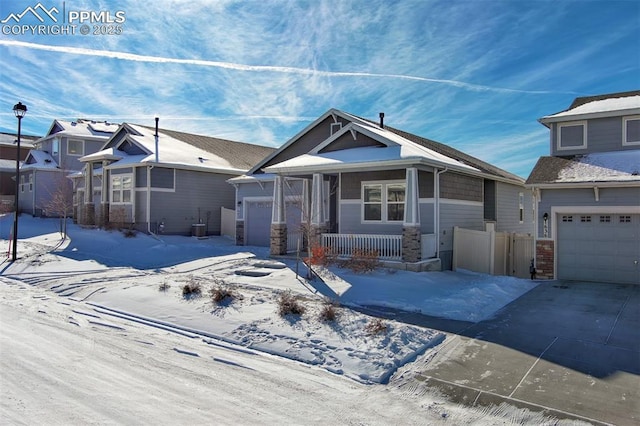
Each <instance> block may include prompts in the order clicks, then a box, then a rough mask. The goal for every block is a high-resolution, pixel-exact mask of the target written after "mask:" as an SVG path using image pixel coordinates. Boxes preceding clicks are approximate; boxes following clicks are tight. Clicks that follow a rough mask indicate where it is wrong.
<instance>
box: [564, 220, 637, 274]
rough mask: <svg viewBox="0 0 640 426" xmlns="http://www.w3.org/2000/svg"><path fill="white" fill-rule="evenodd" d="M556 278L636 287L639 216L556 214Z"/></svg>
mask: <svg viewBox="0 0 640 426" xmlns="http://www.w3.org/2000/svg"><path fill="white" fill-rule="evenodd" d="M557 223H558V238H557V242H558V257H557V261H558V263H557V265H558V274H557V275H558V278H560V279H567V280H582V281H600V282H612V283H629V284H640V215H638V214H606V213H605V214H600V213H598V214H585V213H578V214H559V215H558V217H557Z"/></svg>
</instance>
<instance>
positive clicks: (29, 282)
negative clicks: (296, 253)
mask: <svg viewBox="0 0 640 426" xmlns="http://www.w3.org/2000/svg"><path fill="white" fill-rule="evenodd" d="M58 224H59V222H58V221H57V220H55V219H39V218H31V217H29V216H26V215H23V216H21V218H20V237H21V238H20V240H19V241H18V256H19V259H18V260H17V261H16V262H15V263H11V262H9V261H8V260H5V261H4V262H3V263H2V275H1V276H0V283H1V284H0V289H1V290H0V291H1V294H2V300H1V304H2V310H1V311H0V312H1V314H2V317H1V318H2V337H1V339H2V340H0V342H1V343H2V344H1V346H0V359H1V360H2V361H1V362H2V364H3V365H2V376H3V377H2V380H1V383H2V388H1V393H2V395H1V397H2V398H1V399H2V403H1V408H2V417H3V418H6V419H11V421H10V422H11V423H33V421H24V422H23V421H21V420H20V419H25V418H29V419H31V420H37V419H38V418H39V417H38V415H43V416H46V415H47V412H48V411H51V410H52V412H54V413H55V416H57V417H56V421H54V422H53V423H56V422H60V423H69V422H70V423H83V422H84V421H85V420H89V419H91V418H92V417H91V416H93V415H96V416H97V417H96V418H97V420H96V422H97V423H103V422H113V423H129V422H128V421H124V420H125V419H130V418H131V417H129V416H134V415H135V413H144V415H146V416H151V417H152V418H157V419H158V420H159V421H160V423H167V419H168V418H176V417H166V416H167V415H169V413H168V411H170V410H178V411H180V412H182V411H184V410H185V407H180V408H179V409H178V408H176V407H175V406H174V407H169V406H166V405H163V404H164V403H163V398H164V397H166V398H167V399H168V401H171V402H174V403H178V404H180V403H187V404H188V401H190V399H189V398H191V394H190V391H188V393H189V395H186V394H185V395H180V394H179V392H181V391H184V390H185V389H187V390H189V389H191V388H192V387H193V389H194V390H197V391H198V392H210V393H211V395H209V397H213V398H214V399H215V400H216V401H217V402H220V401H219V400H220V399H222V400H224V399H225V398H232V397H231V396H229V395H227V394H226V393H225V392H227V391H228V392H239V394H238V395H240V394H242V395H243V396H244V397H246V401H245V403H246V404H247V407H244V408H243V407H235V408H234V409H231V410H230V411H229V414H230V417H225V416H223V414H221V413H220V415H221V416H222V417H220V418H219V419H217V421H215V418H214V422H215V423H234V421H232V419H233V418H235V419H238V418H240V419H244V421H245V422H246V421H250V422H251V423H255V422H258V423H273V422H275V421H276V420H277V421H279V422H281V423H305V422H306V420H308V422H310V423H317V422H318V421H320V420H321V419H323V420H329V421H333V422H335V421H336V420H338V423H353V422H355V421H356V420H355V419H362V423H380V424H383V423H388V421H385V419H391V418H396V419H397V418H403V419H406V422H404V421H402V422H401V423H406V424H413V423H416V424H417V423H422V422H424V420H425V414H429V415H433V416H432V417H433V419H434V421H435V420H442V419H446V418H448V417H449V416H459V417H458V421H462V420H463V419H464V422H466V421H467V420H468V419H484V420H487V419H495V418H500V417H502V416H504V410H503V409H497V411H494V412H486V411H485V412H480V411H478V412H475V411H474V410H469V409H462V408H460V407H455V406H453V405H451V404H446V403H444V402H442V401H440V402H434V401H438V400H437V399H436V397H435V396H432V395H430V396H429V399H428V400H429V402H425V400H424V397H425V394H426V392H427V391H426V390H421V388H420V386H416V385H410V386H406V387H405V386H404V384H407V383H410V380H409V379H408V378H407V374H405V373H407V371H410V370H411V369H410V367H408V366H410V365H411V363H412V362H413V361H414V360H416V359H417V358H418V357H423V356H426V355H425V354H426V353H428V352H429V351H430V350H434V348H437V347H438V345H440V344H442V342H444V341H445V340H446V334H445V333H443V332H440V331H437V330H430V329H424V328H420V327H415V326H411V325H407V324H403V323H399V322H395V321H390V320H384V321H383V322H382V324H383V325H384V328H385V329H384V330H383V331H382V332H379V333H372V332H371V331H370V330H368V328H369V326H370V325H371V324H373V323H374V322H375V319H374V318H372V317H369V316H367V315H365V314H362V313H359V312H357V311H355V310H352V309H349V306H355V305H366V306H385V307H394V308H401V309H406V310H411V311H418V312H422V313H425V314H428V315H434V316H440V317H444V318H451V319H458V320H464V321H480V320H482V319H485V318H488V317H490V316H491V315H492V314H493V313H495V312H496V311H497V310H498V309H500V308H501V307H502V306H504V305H505V304H507V303H509V302H510V301H512V300H513V299H515V298H517V297H518V296H519V295H521V294H523V293H524V292H526V291H528V290H530V289H531V288H533V287H534V286H535V285H536V284H535V283H534V282H531V281H528V280H520V279H515V278H506V277H493V276H486V275H479V274H472V273H453V272H438V273H433V272H432V273H420V274H416V273H409V272H403V271H387V270H380V271H377V272H374V273H371V274H365V275H357V274H354V273H352V272H349V271H345V270H342V269H338V268H331V269H330V270H327V271H324V272H323V274H322V275H323V277H325V278H326V280H325V282H326V284H325V282H322V281H320V280H316V281H311V282H309V281H307V280H305V279H303V278H302V276H303V275H304V274H305V273H306V270H305V269H304V268H303V266H302V265H299V272H300V276H298V275H296V273H295V271H296V266H297V265H296V262H295V260H287V259H278V260H274V259H270V258H269V257H268V252H267V250H266V249H265V248H257V247H237V246H234V245H233V244H232V243H231V242H230V241H228V240H227V239H224V238H221V237H215V238H210V239H204V240H198V239H194V238H189V237H179V236H163V237H161V238H160V239H156V238H153V237H151V236H148V235H143V234H138V235H137V236H136V237H134V238H125V237H124V236H123V235H122V234H121V233H120V232H117V231H104V230H93V229H82V228H80V227H77V226H75V225H69V230H68V231H69V237H70V238H69V239H68V240H66V241H64V242H62V241H61V240H60V235H59V233H58V232H57V227H58ZM11 225H12V216H11V215H9V216H5V217H2V218H0V237H2V238H3V240H0V244H2V250H3V251H5V249H6V248H8V247H9V242H8V241H7V238H8V234H9V230H10V228H11ZM196 283H197V284H200V286H201V288H202V294H201V296H199V297H184V296H183V294H182V290H183V287H184V286H185V285H186V284H196ZM212 287H213V288H220V287H224V288H228V289H230V290H231V291H232V292H233V294H234V295H235V296H236V297H235V298H233V299H232V300H230V301H229V300H226V301H225V302H224V303H222V304H216V303H214V302H213V301H212V299H211V298H210V297H209V289H210V288H212ZM283 293H289V294H292V295H294V296H297V297H299V299H300V303H301V304H302V305H303V306H304V307H305V308H306V311H305V313H304V314H303V315H302V316H291V315H288V316H285V317H281V316H280V315H279V314H278V313H277V310H278V303H277V300H278V297H279V296H280V295H281V294H283ZM329 298H330V299H332V300H337V301H338V302H339V303H340V306H339V307H337V308H336V311H337V313H338V317H337V319H336V320H335V321H332V322H326V321H323V320H322V319H321V318H320V312H321V310H322V309H323V308H324V306H326V300H328V299H329ZM160 348H162V349H160ZM274 355H275V356H274ZM164 357H168V358H169V359H170V360H165V359H164ZM283 358H284V359H283ZM143 360H148V361H149V363H148V364H147V363H145V362H143ZM291 360H293V361H291ZM14 361H16V362H18V364H23V365H15V364H11V365H9V364H10V363H12V362H14ZM165 364H166V365H167V366H168V367H167V368H168V369H169V370H171V372H167V371H166V370H167V368H164V367H163V365H165ZM263 364H264V365H263ZM267 364H268V366H267ZM60 367H62V370H60ZM65 367H68V368H65ZM50 369H51V371H53V370H55V371H58V372H57V374H58V375H62V377H58V376H56V375H54V373H47V371H49V370H50ZM145 369H148V371H146V372H145V374H142V373H141V371H143V370H145ZM176 369H177V370H176ZM230 369H231V370H233V371H234V373H229V372H228V370H230ZM174 370H175V371H174ZM25 371H26V372H25ZM222 371H223V372H224V375H226V374H229V376H228V377H225V376H224V375H223V376H220V377H218V376H217V375H218V373H220V374H222V373H221V372H222ZM252 371H260V372H261V376H262V375H264V374H262V373H265V374H266V376H267V377H264V378H263V379H260V380H263V381H260V383H258V379H256V378H255V377H254V376H255V374H253V373H251V372H252ZM285 371H286V372H285ZM139 373H140V374H142V375H141V377H138V376H137V374H139ZM149 374H151V376H149ZM154 374H155V375H157V378H154V377H155V376H154ZM394 374H395V376H394ZM210 375H211V377H209V376H210ZM297 375H301V376H303V377H302V378H300V377H297ZM214 376H215V377H214ZM247 376H249V377H247ZM276 376H282V377H280V378H278V379H277V380H276V379H275V377H276ZM137 377H138V378H137ZM311 377H313V378H311ZM192 379H193V380H195V381H196V382H197V383H193V382H192V381H191V380H192ZM350 379H354V380H350ZM274 380H275V381H281V382H283V383H285V382H286V386H293V387H294V389H289V390H288V391H282V392H281V393H279V391H276V390H275V389H274V388H272V387H270V386H269V381H274ZM390 380H391V382H390ZM36 381H37V382H38V383H40V384H41V383H42V381H45V382H47V383H49V384H50V386H51V392H53V393H54V395H53V396H52V395H51V394H50V393H49V392H48V391H46V390H41V391H40V392H35V393H32V391H33V389H31V388H29V384H32V385H33V386H36V385H35V383H36ZM95 381H98V383H99V385H98V386H97V385H96V382H95ZM176 381H177V383H176ZM58 382H60V383H64V389H63V391H61V392H62V394H63V396H62V399H63V400H65V401H67V403H69V404H72V405H73V406H74V407H76V408H77V409H78V410H79V411H78V412H77V414H69V413H65V412H62V411H59V410H62V409H63V407H57V406H55V407H53V408H52V407H51V406H50V405H46V406H44V407H35V408H34V407H27V406H26V405H25V401H34V402H35V401H36V400H37V396H38V395H40V396H41V397H43V398H44V397H45V395H47V394H49V398H50V399H51V398H53V399H55V391H54V387H55V386H54V385H55V384H56V383H58ZM240 382H242V383H240ZM388 382H390V386H386V387H385V386H382V387H378V386H376V385H372V383H373V384H375V383H388ZM401 384H403V385H402V386H401ZM281 385H282V383H279V384H277V385H274V387H275V388H277V387H278V386H281ZM25 386H26V387H27V388H29V389H27V388H25ZM33 386H32V387H33ZM129 386H131V387H132V389H133V390H132V391H131V392H132V394H131V395H132V397H133V399H131V400H129V399H127V398H125V400H127V401H128V403H125V407H124V408H123V409H122V412H121V413H119V414H118V415H117V416H121V417H117V416H116V415H115V414H114V415H113V416H116V417H109V415H107V414H106V413H109V412H110V411H109V410H111V409H113V408H114V407H112V406H111V405H110V404H115V402H114V401H118V400H120V399H122V395H120V394H119V392H120V393H122V392H124V393H125V394H127V392H128V391H127V390H126V389H128V387H129ZM165 386H166V387H167V389H168V392H169V394H168V395H164V394H163V392H162V389H163V387H165ZM226 387H228V389H226ZM147 388H148V392H147V390H146V389H147ZM213 388H215V389H213ZM400 388H403V389H404V390H402V391H400V390H399V389H400ZM45 389H46V388H45ZM394 389H395V390H394ZM334 390H335V394H334V393H333V391H334ZM365 390H367V391H366V392H365ZM374 390H375V391H374ZM87 392H89V393H91V392H94V393H98V394H100V395H102V394H103V392H104V395H103V396H105V399H104V402H103V404H102V405H100V404H98V406H97V408H95V407H90V405H91V404H89V403H88V402H87V403H83V401H85V399H86V398H95V397H97V396H98V395H97V394H95V395H94V394H91V395H87V394H86V393H87ZM154 392H157V393H158V394H154ZM172 392H173V393H172ZM244 392H246V393H247V394H245V393H244ZM252 392H255V394H254V395H251V396H250V395H249V394H251V393H252ZM271 392H275V393H274V395H273V397H274V401H275V402H277V403H278V404H281V405H280V406H279V408H278V410H276V411H277V412H278V413H279V414H276V413H274V411H273V410H272V409H268V408H267V407H268V406H269V404H268V401H265V400H264V399H265V398H271ZM287 392H290V395H289V397H290V398H294V400H293V401H288V402H287V403H284V404H283V400H284V399H286V394H287ZM362 392H365V393H362ZM393 392H400V394H399V395H401V396H400V397H399V398H396V397H393V396H392V395H390V394H389V393H393ZM365 394H366V395H367V397H366V398H363V395H365ZM301 395H306V396H301ZM329 395H331V396H329ZM236 396H237V395H236ZM396 396H397V395H396ZM151 397H153V400H154V401H156V402H157V404H156V406H157V408H156V409H157V410H158V411H157V412H155V413H148V412H146V411H148V410H150V409H144V408H141V407H137V406H136V405H135V404H136V398H138V399H145V398H151ZM181 398H182V399H181ZM298 398H300V400H299V401H297V399H298ZM316 398H319V401H321V402H322V404H327V405H326V407H322V408H321V410H320V412H323V413H324V414H322V415H320V414H316V417H313V416H312V417H306V414H307V411H306V410H311V408H310V407H309V406H306V408H305V404H311V405H312V404H314V402H313V401H315V403H317V402H318V399H316ZM334 398H335V399H334ZM76 399H78V400H76ZM207 400H208V399H207V398H205V397H203V396H200V395H199V396H194V406H196V407H198V410H202V409H204V407H205V406H206V401H207ZM234 400H235V399H234ZM390 400H393V401H395V402H394V404H393V406H391V405H389V404H390V403H389V402H388V401H390ZM396 400H397V401H396ZM20 401H22V402H20ZM74 401H75V402H74ZM179 401H182V402H179ZM185 401H187V402H185ZM251 401H253V402H251ZM294 401H297V402H294ZM382 401H387V402H386V403H387V405H389V406H388V407H384V405H381V404H384V402H382ZM341 403H344V405H343V407H350V406H351V407H352V408H353V407H356V406H358V404H359V403H362V404H363V405H362V407H363V410H364V411H367V413H360V414H358V413H357V412H356V413H352V415H351V417H349V416H346V417H345V411H344V410H345V409H344V408H343V409H336V410H334V409H333V408H330V407H331V406H332V404H336V405H341ZM350 404H351V405H350ZM396 404H397V405H396ZM416 404H417V405H416ZM434 404H435V405H434ZM443 404H444V405H443ZM341 406H342V405H341ZM46 407H49V408H48V409H47V408H46ZM249 407H251V409H249ZM374 407H378V408H374ZM383 407H384V409H383ZM225 409H228V408H224V407H223V408H221V410H225ZM317 409H318V407H316V408H315V409H314V410H312V411H313V412H314V413H317ZM29 410H35V411H29ZM96 410H97V412H96ZM265 410H266V411H265ZM331 410H333V411H331ZM395 410H399V411H400V412H406V411H407V410H409V411H411V414H409V415H402V416H400V417H398V416H397V414H398V413H397V412H396V411H395ZM416 410H417V411H416ZM325 411H331V412H330V413H329V412H325ZM383 411H384V412H385V413H386V414H384V415H383V414H382V412H383ZM516 411H517V412H519V413H521V414H519V415H517V416H515V417H513V413H511V414H510V415H509V416H510V417H509V418H510V419H511V420H510V421H513V419H520V420H522V419H523V418H525V417H526V416H528V414H522V412H520V411H518V410H516ZM266 412H268V413H270V415H272V416H271V417H269V416H267V417H264V418H260V417H256V416H258V415H259V414H260V413H262V414H264V413H266ZM27 413H30V414H29V415H27ZM174 414H175V412H174ZM191 414H192V417H187V418H191V420H192V421H191V423H200V422H201V420H202V419H204V418H206V416H204V413H202V412H200V411H198V412H197V415H196V413H195V412H193V413H191ZM31 415H34V416H35V417H30V416H31ZM287 415H290V416H292V417H291V418H288V417H286V416H287ZM21 416H23V417H21ZM24 416H27V417H24ZM65 416H66V417H65ZM69 416H71V417H69ZM74 416H75V417H74ZM200 416H203V417H200ZM279 416H280V417H279ZM318 416H319V417H318ZM394 416H396V417H394ZM523 416H524V417H523ZM179 418H183V419H185V417H179ZM427 418H429V417H428V416H427ZM40 419H41V420H42V419H43V418H40ZM163 419H164V421H163ZM208 419H209V421H211V417H208ZM342 420H344V421H342ZM542 420H543V419H541V418H536V422H538V423H539V422H541V421H542ZM359 421H360V420H358V422H359ZM137 422H138V421H133V423H137ZM242 422H243V421H241V423H242ZM488 422H489V423H491V422H490V421H488ZM236 423H237V422H236Z"/></svg>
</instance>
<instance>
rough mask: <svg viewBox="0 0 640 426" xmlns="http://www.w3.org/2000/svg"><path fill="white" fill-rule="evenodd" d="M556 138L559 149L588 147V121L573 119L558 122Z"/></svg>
mask: <svg viewBox="0 0 640 426" xmlns="http://www.w3.org/2000/svg"><path fill="white" fill-rule="evenodd" d="M556 138H557V147H558V151H562V150H570V149H583V148H586V147H587V122H586V121H571V122H568V123H558V129H557V136H556Z"/></svg>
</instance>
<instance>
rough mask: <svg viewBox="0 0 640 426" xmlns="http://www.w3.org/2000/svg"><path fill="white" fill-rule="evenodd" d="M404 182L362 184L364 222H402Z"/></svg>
mask: <svg viewBox="0 0 640 426" xmlns="http://www.w3.org/2000/svg"><path fill="white" fill-rule="evenodd" d="M405 192H406V187H405V183H404V182H383V183H382V182H381V183H363V184H362V201H363V203H362V219H363V221H364V222H381V223H387V222H402V221H403V220H404V198H405Z"/></svg>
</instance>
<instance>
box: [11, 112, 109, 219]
mask: <svg viewBox="0 0 640 426" xmlns="http://www.w3.org/2000/svg"><path fill="white" fill-rule="evenodd" d="M117 129H118V124H113V123H108V122H106V121H94V120H85V119H79V120H77V121H63V120H54V122H53V124H52V125H51V127H50V128H49V131H48V132H47V134H46V135H45V136H44V137H42V138H40V139H38V140H37V141H35V142H34V147H33V149H32V150H31V151H30V152H29V154H28V155H27V158H26V159H25V161H24V164H23V165H22V166H21V168H20V197H19V200H20V201H19V203H20V206H19V208H20V210H21V211H22V212H25V213H29V214H31V215H33V216H47V215H53V216H57V215H58V212H56V211H53V210H56V209H55V208H52V207H53V206H52V200H53V199H54V198H55V197H56V196H57V197H58V198H60V197H61V196H62V197H65V198H66V197H68V198H69V200H71V192H72V188H71V181H70V180H69V179H68V178H67V175H69V174H71V173H74V172H76V171H79V170H81V169H82V168H83V167H84V163H82V162H81V161H80V158H81V157H83V156H85V155H88V154H92V153H94V152H97V151H99V150H100V149H101V148H102V146H103V145H104V144H105V142H106V141H107V140H108V139H109V137H111V135H112V134H113V132H115V131H116V130H117Z"/></svg>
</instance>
